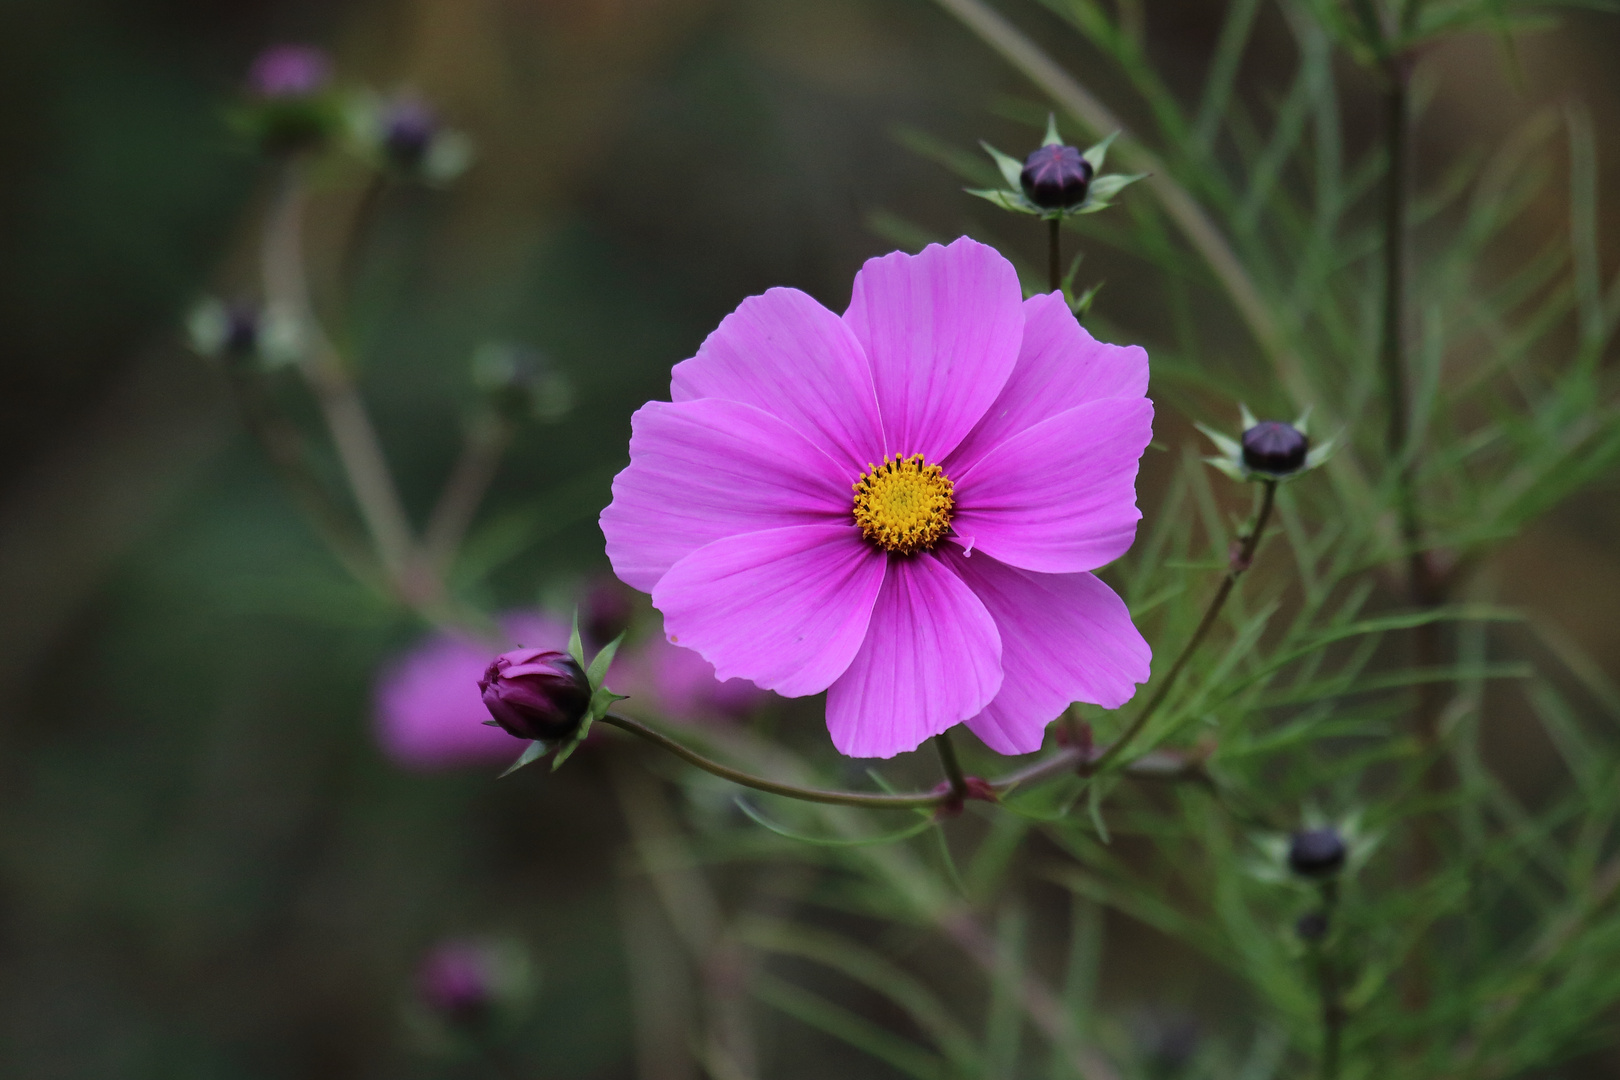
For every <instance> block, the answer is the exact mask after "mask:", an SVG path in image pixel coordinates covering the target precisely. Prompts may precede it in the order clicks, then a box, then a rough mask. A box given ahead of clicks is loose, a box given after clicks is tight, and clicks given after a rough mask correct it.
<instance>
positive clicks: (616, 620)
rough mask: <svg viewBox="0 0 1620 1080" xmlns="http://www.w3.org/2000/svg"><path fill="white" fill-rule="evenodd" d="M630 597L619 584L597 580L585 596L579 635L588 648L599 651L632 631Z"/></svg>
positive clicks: (632, 611) (631, 603) (632, 610)
mask: <svg viewBox="0 0 1620 1080" xmlns="http://www.w3.org/2000/svg"><path fill="white" fill-rule="evenodd" d="M635 610H636V609H635V604H634V603H633V602H632V601H631V599H630V594H629V593H628V592H627V591H626V590H625V588H624V587H623V586H621V585H620V584H619V583H618V582H616V581H598V582H597V583H596V584H594V585H592V586H591V591H590V592H589V593H587V594H586V596H585V610H584V611H583V612H581V614H582V615H583V619H582V620H581V623H580V628H579V629H580V632H581V633H582V634H583V635H584V638H585V643H586V645H588V646H590V648H591V649H593V650H594V649H600V648H601V647H602V646H604V645H606V644H607V643H608V642H610V641H612V640H613V639H614V638H616V637H618V636H619V635H620V634H622V633H624V632H625V631H626V630H628V629H629V628H630V619H631V617H632V616H633V615H634V614H635Z"/></svg>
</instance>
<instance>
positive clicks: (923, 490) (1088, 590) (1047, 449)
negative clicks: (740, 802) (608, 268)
mask: <svg viewBox="0 0 1620 1080" xmlns="http://www.w3.org/2000/svg"><path fill="white" fill-rule="evenodd" d="M1147 381H1148V371H1147V355H1146V353H1144V352H1143V351H1142V350H1141V349H1140V348H1136V347H1128V348H1120V347H1116V346H1112V345H1104V344H1100V343H1098V342H1096V341H1094V340H1092V338H1091V337H1090V335H1088V334H1087V333H1086V332H1085V331H1084V330H1083V329H1081V328H1080V326H1079V324H1078V323H1076V322H1075V319H1074V316H1073V315H1071V314H1070V313H1069V310H1068V307H1067V305H1066V304H1065V303H1064V301H1063V299H1062V298H1061V297H1060V296H1059V295H1057V294H1056V293H1054V294H1052V295H1049V296H1036V297H1033V298H1031V299H1029V300H1027V301H1026V300H1023V299H1022V293H1021V291H1020V289H1019V284H1018V277H1017V275H1016V274H1015V273H1014V271H1013V268H1012V266H1011V265H1010V264H1009V263H1008V262H1007V260H1006V259H1004V258H1002V257H1001V256H1000V255H999V254H997V253H996V252H995V251H994V250H993V249H991V248H988V247H985V246H984V245H983V244H978V243H975V242H974V241H972V240H969V239H967V238H966V237H964V238H962V239H960V240H957V241H956V242H955V243H953V244H951V245H950V246H949V247H939V246H937V245H934V246H930V247H928V248H927V249H926V250H924V251H923V252H922V253H921V254H920V255H916V256H910V255H906V254H904V253H901V252H895V253H893V254H891V255H886V256H884V257H882V258H879V259H873V260H871V261H869V262H868V263H867V264H866V266H865V267H864V268H863V269H862V270H861V272H860V273H859V274H858V275H856V278H855V288H854V295H853V297H852V299H851V301H850V305H849V309H848V310H847V311H845V312H844V315H843V317H842V318H840V317H839V316H837V315H835V314H833V313H832V312H830V311H828V310H827V309H826V308H824V307H822V306H821V305H820V304H818V303H816V301H815V300H813V299H811V298H810V297H809V296H806V295H805V294H804V293H802V292H799V291H797V290H795V289H772V290H770V291H769V292H767V293H765V294H764V295H763V296H756V297H751V298H750V299H748V300H745V301H744V302H743V304H742V306H741V307H739V308H738V309H737V310H736V311H735V312H733V313H732V314H731V315H729V316H728V317H727V318H726V319H725V321H724V322H722V323H721V324H720V327H719V329H717V330H716V331H715V332H714V333H712V334H710V335H709V338H708V340H706V341H705V342H704V343H703V346H702V348H700V349H699V350H698V354H697V356H695V357H693V358H692V359H690V360H687V361H685V362H683V363H681V364H678V365H677V366H676V367H675V369H674V377H673V380H672V384H671V397H672V398H673V402H662V401H654V402H649V403H648V404H647V405H645V406H643V407H642V408H641V409H640V410H639V411H637V413H636V414H635V417H634V419H633V422H632V434H631V438H630V465H629V467H628V468H626V469H625V470H624V471H623V472H621V473H620V474H619V475H618V476H617V477H616V478H615V479H614V481H613V501H612V503H611V504H610V505H609V506H608V507H607V509H606V510H604V511H603V512H602V532H603V534H604V535H605V536H606V538H607V553H608V558H609V559H610V560H611V561H612V563H613V569H614V570H615V572H617V573H618V575H619V577H620V578H622V579H623V580H624V581H625V582H627V583H628V584H630V585H632V586H634V587H635V588H637V589H641V590H643V591H645V592H651V593H652V602H653V606H654V607H656V608H658V609H659V610H660V611H662V612H663V613H664V621H665V630H666V632H667V634H668V636H669V640H670V641H671V642H673V643H675V644H678V645H681V646H684V647H686V648H691V649H695V650H696V651H697V652H699V653H700V654H702V656H703V658H704V659H706V660H708V661H709V662H710V663H712V664H713V665H714V667H715V670H716V673H717V676H718V677H719V678H721V679H731V678H745V679H749V680H751V681H753V682H754V683H757V684H758V685H760V686H762V687H765V688H767V689H770V690H774V691H776V692H777V693H779V694H782V695H784V696H787V697H798V696H802V695H806V694H814V693H817V692H819V691H822V690H826V691H827V727H828V730H829V731H830V732H831V734H832V740H833V745H834V746H836V747H837V748H838V750H839V751H840V752H842V753H844V754H848V755H850V756H852V757H891V756H893V755H894V754H897V753H900V752H902V751H906V750H911V749H914V748H916V747H917V746H918V745H920V744H921V743H922V742H923V741H924V740H925V739H927V738H929V737H930V736H933V735H936V734H938V733H939V732H942V731H944V730H946V729H947V728H949V727H951V726H953V725H955V724H958V723H962V722H966V723H967V725H968V727H969V728H970V729H971V730H972V731H973V732H974V733H975V734H977V735H978V736H979V738H980V739H982V740H983V741H984V742H985V743H986V744H987V745H989V746H990V747H991V748H993V749H995V750H997V751H999V752H1001V753H1009V754H1016V753H1028V752H1031V751H1034V750H1037V749H1039V748H1040V745H1041V742H1042V739H1043V736H1044V733H1045V728H1046V725H1047V724H1048V723H1050V722H1051V721H1052V720H1053V719H1054V718H1055V717H1056V716H1057V715H1058V714H1059V713H1061V712H1062V711H1063V709H1064V708H1065V707H1066V706H1067V705H1068V704H1069V703H1070V702H1073V701H1089V702H1093V703H1096V704H1099V705H1103V706H1105V707H1108V708H1114V707H1117V706H1119V705H1121V704H1123V703H1124V702H1125V701H1127V700H1129V698H1130V697H1131V695H1132V694H1134V693H1135V684H1137V683H1140V682H1143V681H1145V680H1146V679H1147V676H1148V665H1149V660H1150V658H1151V653H1150V651H1149V649H1148V646H1147V643H1146V642H1145V641H1143V640H1142V636H1141V634H1139V633H1138V632H1137V630H1136V628H1135V626H1133V625H1132V624H1131V620H1130V615H1129V613H1128V612H1127V611H1126V608H1125V605H1124V603H1123V602H1122V601H1121V600H1120V599H1119V597H1118V596H1116V595H1115V594H1114V593H1113V591H1112V590H1110V589H1109V588H1108V587H1107V586H1106V585H1104V584H1103V583H1102V582H1101V581H1099V580H1098V579H1097V578H1096V577H1095V576H1093V575H1092V574H1091V573H1090V571H1092V570H1094V569H1096V568H1097V567H1099V566H1102V565H1104V564H1105V563H1108V562H1111V561H1112V560H1114V559H1116V558H1118V557H1119V556H1120V555H1121V554H1122V553H1124V551H1125V550H1126V549H1127V548H1128V547H1130V544H1131V541H1132V540H1133V539H1134V537H1135V534H1136V523H1137V521H1138V520H1139V519H1140V518H1141V513H1140V512H1139V511H1138V510H1137V508H1136V472H1137V465H1138V461H1139V459H1140V458H1141V455H1142V451H1143V450H1144V449H1145V448H1146V446H1147V443H1148V440H1149V438H1150V437H1151V435H1152V421H1153V407H1152V404H1151V403H1150V402H1149V401H1148V400H1147V398H1146V397H1145V396H1144V395H1145V394H1146V392H1147Z"/></svg>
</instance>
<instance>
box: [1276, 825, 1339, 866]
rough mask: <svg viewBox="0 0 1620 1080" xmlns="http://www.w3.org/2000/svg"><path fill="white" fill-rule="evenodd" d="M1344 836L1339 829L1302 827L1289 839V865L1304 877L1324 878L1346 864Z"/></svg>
mask: <svg viewBox="0 0 1620 1080" xmlns="http://www.w3.org/2000/svg"><path fill="white" fill-rule="evenodd" d="M1345 854H1346V852H1345V846H1344V837H1342V836H1340V835H1339V830H1337V829H1332V828H1329V829H1301V830H1300V831H1299V832H1297V833H1295V834H1294V835H1293V836H1292V837H1291V838H1290V839H1289V841H1288V866H1289V869H1291V870H1293V871H1294V873H1296V874H1299V875H1301V876H1302V877H1310V878H1324V877H1330V876H1332V875H1333V874H1336V873H1338V872H1339V869H1340V868H1341V867H1343V866H1344V858H1345Z"/></svg>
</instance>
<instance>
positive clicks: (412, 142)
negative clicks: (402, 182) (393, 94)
mask: <svg viewBox="0 0 1620 1080" xmlns="http://www.w3.org/2000/svg"><path fill="white" fill-rule="evenodd" d="M438 133H439V118H438V117H437V116H435V115H434V113H433V110H432V109H430V108H428V107H427V106H426V105H425V104H423V103H422V102H421V101H419V100H417V99H416V98H411V97H402V98H398V99H396V100H395V101H393V102H391V103H390V104H389V105H388V107H387V109H386V110H385V111H384V113H383V117H382V150H383V154H384V156H385V157H386V158H387V159H388V162H389V164H391V165H393V166H395V167H396V168H399V169H403V170H405V171H407V172H411V171H414V170H416V169H418V168H420V167H421V165H422V161H423V159H424V158H426V157H427V152H428V148H429V147H430V146H432V145H433V139H434V136H436V135H437V134H438Z"/></svg>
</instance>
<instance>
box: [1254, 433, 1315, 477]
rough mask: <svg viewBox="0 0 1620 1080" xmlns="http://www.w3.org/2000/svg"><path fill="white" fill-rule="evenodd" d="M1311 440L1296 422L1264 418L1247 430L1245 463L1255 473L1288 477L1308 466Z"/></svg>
mask: <svg viewBox="0 0 1620 1080" xmlns="http://www.w3.org/2000/svg"><path fill="white" fill-rule="evenodd" d="M1309 451H1310V439H1309V438H1308V437H1307V436H1306V434H1305V433H1304V432H1303V431H1301V430H1299V429H1298V428H1296V427H1295V426H1294V425H1293V424H1289V423H1285V422H1284V421H1281V420H1262V421H1260V422H1259V423H1257V424H1255V425H1254V426H1253V427H1251V428H1249V429H1248V430H1247V431H1245V432H1244V433H1243V464H1245V465H1247V466H1248V467H1249V468H1250V469H1251V470H1253V471H1254V472H1262V473H1270V474H1272V475H1273V476H1287V475H1288V474H1289V473H1294V472H1298V471H1299V470H1300V469H1302V468H1304V467H1305V457H1306V455H1307V453H1308V452H1309Z"/></svg>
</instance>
